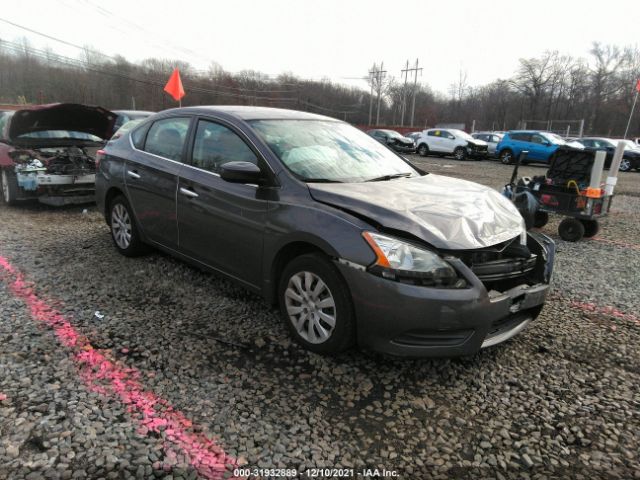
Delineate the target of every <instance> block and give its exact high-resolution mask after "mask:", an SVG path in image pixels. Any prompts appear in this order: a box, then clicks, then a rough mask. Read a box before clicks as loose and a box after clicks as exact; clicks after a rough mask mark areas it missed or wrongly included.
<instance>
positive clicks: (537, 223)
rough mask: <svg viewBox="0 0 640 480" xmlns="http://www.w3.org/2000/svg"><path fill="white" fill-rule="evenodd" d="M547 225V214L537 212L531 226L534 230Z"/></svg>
mask: <svg viewBox="0 0 640 480" xmlns="http://www.w3.org/2000/svg"><path fill="white" fill-rule="evenodd" d="M547 223H549V214H548V213H547V212H542V211H540V210H538V211H537V212H536V213H535V216H534V218H533V226H534V227H536V228H542V227H544V226H545V225H546V224H547Z"/></svg>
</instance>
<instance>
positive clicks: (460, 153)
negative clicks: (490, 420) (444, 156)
mask: <svg viewBox="0 0 640 480" xmlns="http://www.w3.org/2000/svg"><path fill="white" fill-rule="evenodd" d="M453 156H454V158H455V159H456V160H464V159H465V158H467V150H466V149H465V148H463V147H458V148H456V149H455V150H454V151H453Z"/></svg>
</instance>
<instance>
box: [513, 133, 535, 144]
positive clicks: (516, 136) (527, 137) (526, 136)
mask: <svg viewBox="0 0 640 480" xmlns="http://www.w3.org/2000/svg"><path fill="white" fill-rule="evenodd" d="M511 139H512V140H517V141H519V142H530V141H531V134H530V133H512V134H511Z"/></svg>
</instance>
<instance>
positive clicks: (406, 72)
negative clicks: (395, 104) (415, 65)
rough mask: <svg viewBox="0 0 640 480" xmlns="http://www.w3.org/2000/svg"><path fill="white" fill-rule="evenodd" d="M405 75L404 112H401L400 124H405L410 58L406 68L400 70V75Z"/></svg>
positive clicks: (403, 89) (403, 87) (403, 91)
mask: <svg viewBox="0 0 640 480" xmlns="http://www.w3.org/2000/svg"><path fill="white" fill-rule="evenodd" d="M402 75H404V85H403V86H402V113H401V114H400V126H401V127H403V126H404V112H405V110H406V109H407V77H408V76H409V60H407V65H406V66H405V67H404V70H400V76H402Z"/></svg>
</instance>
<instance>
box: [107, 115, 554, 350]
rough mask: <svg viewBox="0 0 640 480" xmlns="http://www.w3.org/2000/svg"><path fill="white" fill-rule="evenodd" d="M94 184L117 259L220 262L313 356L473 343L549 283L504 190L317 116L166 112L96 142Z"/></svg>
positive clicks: (542, 246)
mask: <svg viewBox="0 0 640 480" xmlns="http://www.w3.org/2000/svg"><path fill="white" fill-rule="evenodd" d="M96 188H97V191H98V195H97V196H98V205H99V209H100V210H101V211H102V212H104V215H105V218H106V221H107V223H108V224H109V225H110V228H111V234H112V237H113V241H114V245H115V247H116V248H117V250H118V251H120V252H121V253H122V254H124V255H129V256H133V255H138V254H140V253H142V252H144V250H145V247H146V246H147V245H151V246H154V247H157V248H160V249H162V250H164V251H166V252H169V253H171V254H172V255H175V256H177V257H179V258H182V259H184V260H186V261H188V262H191V263H193V264H195V265H198V266H199V267H201V268H204V269H208V270H212V271H217V272H222V273H224V274H225V275H227V276H229V277H231V278H233V279H235V280H236V281H238V282H240V283H241V284H243V285H245V286H246V287H247V288H249V289H251V290H253V291H256V292H259V293H261V294H262V295H263V296H264V297H265V298H266V299H267V300H268V301H270V302H273V303H277V304H279V306H280V311H281V314H282V317H283V320H284V322H285V324H286V325H287V327H288V328H289V329H290V331H291V333H292V335H293V336H294V337H295V338H296V340H297V341H298V342H299V343H301V344H302V345H303V346H305V347H306V348H308V349H310V350H313V351H316V352H321V353H333V352H338V351H341V350H343V349H345V348H347V347H350V346H351V345H353V344H355V343H358V344H359V345H360V346H361V347H363V348H369V349H374V350H378V351H382V352H388V353H392V354H398V355H410V356H429V355H464V354H471V353H474V352H476V351H478V350H479V349H480V348H482V347H487V346H490V345H494V344H497V343H500V342H502V341H504V340H507V339H509V338H511V337H512V336H513V335H515V334H517V333H518V332H520V331H521V330H522V329H523V328H524V327H525V326H526V325H527V324H528V323H529V322H531V321H532V320H533V319H535V318H536V317H537V316H538V314H539V313H540V310H541V309H542V306H543V304H544V301H545V297H546V295H547V291H548V289H549V281H550V278H551V271H552V267H553V258H554V250H555V247H554V244H553V242H552V241H551V240H550V239H549V238H548V237H546V236H544V235H541V234H537V233H528V234H527V232H526V231H525V229H524V221H523V219H522V217H521V216H520V214H519V213H518V211H517V210H516V208H515V206H514V205H513V204H512V203H511V202H509V201H508V200H507V199H506V198H505V197H503V196H502V195H500V194H499V193H498V192H496V191H495V190H492V189H490V188H487V187H484V186H481V185H478V184H475V183H471V182H467V181H463V180H457V179H454V178H449V177H444V176H439V175H433V174H426V173H424V172H422V171H420V170H418V169H417V168H415V167H413V166H412V165H411V164H410V163H408V162H407V161H406V160H405V159H403V158H402V157H401V156H399V155H398V154H396V153H394V152H392V151H391V150H389V149H388V148H386V147H384V146H382V145H380V144H379V143H378V142H376V141H375V140H373V139H372V138H371V137H369V136H367V135H366V134H365V133H363V132H361V131H360V130H358V129H356V128H354V127H352V126H350V125H348V124H347V123H344V122H341V121H338V120H335V119H331V118H328V117H323V116H320V115H313V114H309V113H305V112H295V111H290V110H279V109H271V108H259V107H188V108H179V109H173V110H167V111H164V112H161V113H159V114H157V115H154V116H152V117H150V118H148V119H147V120H145V121H143V122H142V123H141V124H140V125H139V126H137V127H136V128H134V129H133V130H132V131H131V132H129V133H125V134H124V135H123V136H122V137H120V138H119V139H117V140H112V141H111V142H109V144H108V145H107V146H106V147H105V150H104V153H103V154H101V155H100V158H99V168H98V177H97V181H96Z"/></svg>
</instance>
